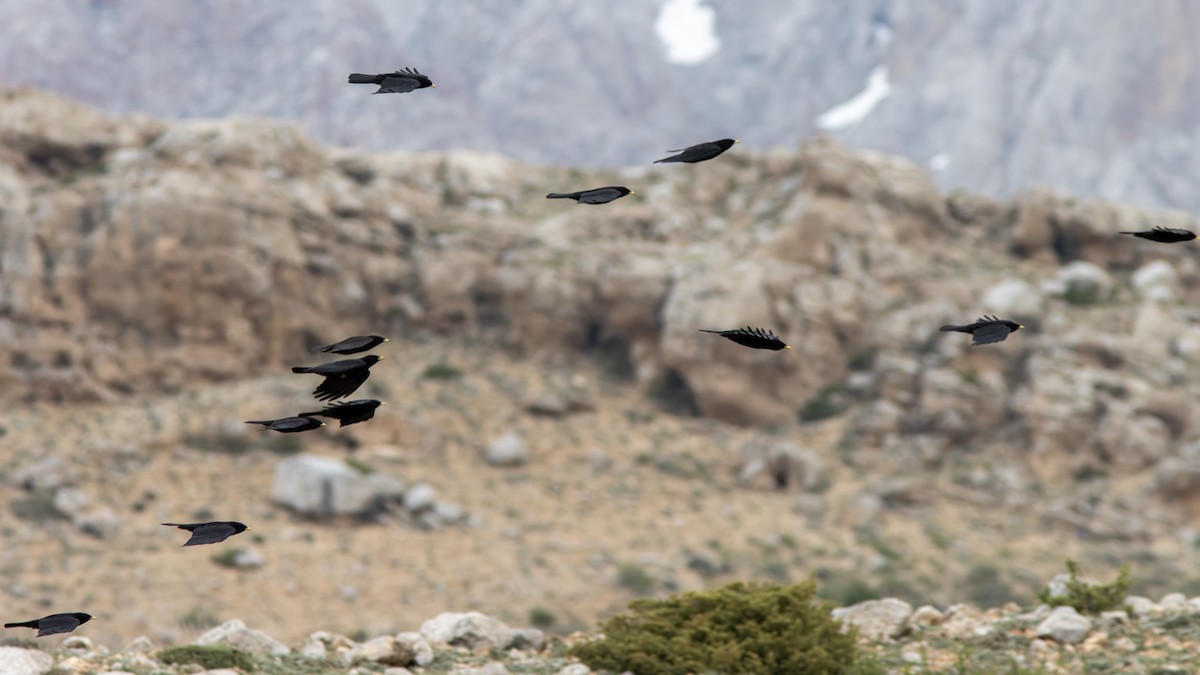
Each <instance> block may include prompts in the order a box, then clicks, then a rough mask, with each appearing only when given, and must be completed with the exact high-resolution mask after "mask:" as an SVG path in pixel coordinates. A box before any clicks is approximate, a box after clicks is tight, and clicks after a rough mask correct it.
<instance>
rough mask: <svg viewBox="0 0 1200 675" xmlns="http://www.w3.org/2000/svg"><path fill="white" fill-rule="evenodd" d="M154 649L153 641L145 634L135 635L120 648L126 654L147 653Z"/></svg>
mask: <svg viewBox="0 0 1200 675" xmlns="http://www.w3.org/2000/svg"><path fill="white" fill-rule="evenodd" d="M154 650H155V647H154V643H153V642H151V641H150V638H148V637H146V636H145V635H139V636H137V637H135V638H134V639H132V640H130V641H129V642H128V643H126V645H125V646H124V647H122V648H121V651H122V652H124V653H126V654H148V653H150V652H152V651H154Z"/></svg>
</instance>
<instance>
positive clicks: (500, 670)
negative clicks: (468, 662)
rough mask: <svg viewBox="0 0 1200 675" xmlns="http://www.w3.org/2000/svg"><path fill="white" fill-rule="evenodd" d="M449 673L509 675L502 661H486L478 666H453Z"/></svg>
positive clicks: (454, 674) (457, 674)
mask: <svg viewBox="0 0 1200 675" xmlns="http://www.w3.org/2000/svg"><path fill="white" fill-rule="evenodd" d="M450 675H509V670H508V668H506V667H505V666H504V664H503V663H496V662H492V663H488V664H486V665H484V666H481V667H479V668H455V669H454V670H451V671H450Z"/></svg>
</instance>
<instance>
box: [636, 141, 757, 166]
mask: <svg viewBox="0 0 1200 675" xmlns="http://www.w3.org/2000/svg"><path fill="white" fill-rule="evenodd" d="M738 142H739V141H735V140H734V139H732V138H722V139H721V140H719V141H712V142H711V143H699V144H697V145H693V146H691V147H689V148H683V149H681V150H668V151H667V152H678V153H679V154H678V155H672V156H671V157H664V158H663V159H658V160H655V161H654V163H655V164H660V163H668V162H687V163H688V164H695V163H696V162H703V161H704V160H706V159H712V158H713V157H716V156H717V155H719V154H721V153H722V152H725V151H726V150H728V149H730V148H732V147H733V144H734V143H738Z"/></svg>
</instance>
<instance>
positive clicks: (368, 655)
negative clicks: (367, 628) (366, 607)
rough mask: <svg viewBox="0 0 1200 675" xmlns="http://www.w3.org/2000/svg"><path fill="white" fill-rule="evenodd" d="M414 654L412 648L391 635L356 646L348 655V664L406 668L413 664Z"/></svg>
mask: <svg viewBox="0 0 1200 675" xmlns="http://www.w3.org/2000/svg"><path fill="white" fill-rule="evenodd" d="M414 656H415V654H414V652H413V649H412V647H410V646H409V645H408V644H407V643H405V642H400V641H399V640H397V639H396V638H394V637H392V636H391V635H383V636H380V637H377V638H373V639H371V640H367V641H366V642H363V643H360V644H359V645H357V646H356V647H355V648H354V650H353V651H352V652H351V653H350V662H351V663H352V664H355V665H358V664H361V663H380V664H383V665H385V666H398V667H403V666H408V665H411V664H413V663H414V662H415V661H414V658H413V657H414Z"/></svg>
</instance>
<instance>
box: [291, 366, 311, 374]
mask: <svg viewBox="0 0 1200 675" xmlns="http://www.w3.org/2000/svg"><path fill="white" fill-rule="evenodd" d="M292 372H293V373H307V372H309V370H308V368H307V367H305V366H292Z"/></svg>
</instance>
